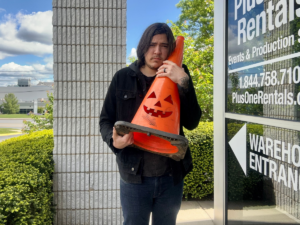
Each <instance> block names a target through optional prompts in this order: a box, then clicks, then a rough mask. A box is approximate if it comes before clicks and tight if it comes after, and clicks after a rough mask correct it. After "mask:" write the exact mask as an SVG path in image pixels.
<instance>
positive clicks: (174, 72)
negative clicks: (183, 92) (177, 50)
mask: <svg viewBox="0 0 300 225" xmlns="http://www.w3.org/2000/svg"><path fill="white" fill-rule="evenodd" d="M163 63H164V64H163V65H161V66H160V67H159V68H158V70H157V73H156V76H157V77H169V78H170V79H171V80H172V81H173V82H174V83H176V84H179V85H180V86H181V87H183V88H185V89H187V88H188V85H189V76H188V75H187V74H186V73H185V72H184V69H183V68H180V67H179V66H177V64H176V63H173V62H172V61H169V60H166V61H164V62H163Z"/></svg>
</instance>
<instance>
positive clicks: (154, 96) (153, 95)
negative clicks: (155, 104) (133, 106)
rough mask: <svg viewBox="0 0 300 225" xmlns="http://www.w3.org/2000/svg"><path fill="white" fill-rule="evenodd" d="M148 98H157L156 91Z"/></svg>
mask: <svg viewBox="0 0 300 225" xmlns="http://www.w3.org/2000/svg"><path fill="white" fill-rule="evenodd" d="M148 98H156V95H155V93H154V91H153V92H152V93H151V94H150V95H149V97H148Z"/></svg>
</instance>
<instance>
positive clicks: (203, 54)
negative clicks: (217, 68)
mask: <svg viewBox="0 0 300 225" xmlns="http://www.w3.org/2000/svg"><path fill="white" fill-rule="evenodd" d="M170 23H171V29H172V31H173V34H174V36H183V37H184V38H185V41H184V53H183V63H184V64H185V65H187V67H188V69H189V71H190V74H191V77H192V80H193V84H194V87H195V91H196V95H197V100H198V103H199V105H200V107H201V109H202V118H201V120H202V121H211V120H212V119H213V47H212V46H207V47H206V48H202V49H201V50H197V49H196V46H195V45H196V40H195V39H194V38H193V37H191V36H190V35H189V34H188V33H187V32H183V31H182V30H181V29H180V27H179V26H177V25H176V24H175V23H173V22H172V21H170ZM182 26H183V27H185V28H186V27H187V25H184V24H183V25H182Z"/></svg>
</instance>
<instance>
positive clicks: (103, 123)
mask: <svg viewBox="0 0 300 225" xmlns="http://www.w3.org/2000/svg"><path fill="white" fill-rule="evenodd" d="M116 75H117V74H116ZM116 75H115V76H114V77H113V79H112V82H111V83H110V86H109V88H108V91H107V94H106V97H105V100H104V103H103V106H102V110H101V113H100V120H99V125H100V133H101V136H102V139H103V141H105V142H106V143H107V145H108V146H109V147H110V149H111V150H112V151H113V152H114V154H117V153H118V152H119V151H120V149H117V148H115V147H114V146H113V144H112V143H113V139H112V133H113V126H114V124H115V122H116V115H117V112H116V108H117V107H116V84H117V76H116Z"/></svg>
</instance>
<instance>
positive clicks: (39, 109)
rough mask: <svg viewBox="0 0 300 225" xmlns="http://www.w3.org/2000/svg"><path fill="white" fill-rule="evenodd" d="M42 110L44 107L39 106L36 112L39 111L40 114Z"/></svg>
mask: <svg viewBox="0 0 300 225" xmlns="http://www.w3.org/2000/svg"><path fill="white" fill-rule="evenodd" d="M43 111H44V107H42V106H39V107H38V109H37V112H38V113H40V114H42V113H43Z"/></svg>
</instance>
